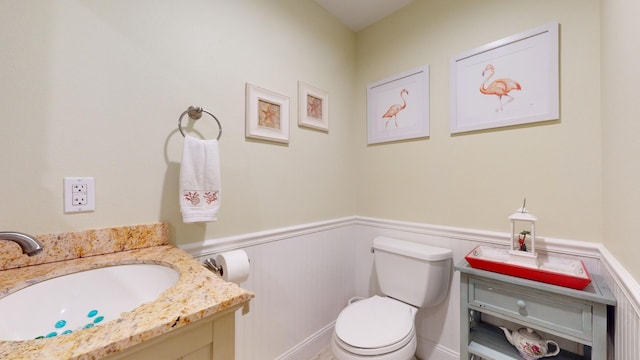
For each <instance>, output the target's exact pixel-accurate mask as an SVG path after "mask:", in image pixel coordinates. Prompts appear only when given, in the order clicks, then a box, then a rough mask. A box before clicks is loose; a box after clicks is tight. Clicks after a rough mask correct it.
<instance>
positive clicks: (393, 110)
mask: <svg viewBox="0 0 640 360" xmlns="http://www.w3.org/2000/svg"><path fill="white" fill-rule="evenodd" d="M404 95H409V91H408V90H407V89H402V90H400V98H401V99H402V104H394V105H391V106H389V109H387V112H386V113H384V115H382V119H387V122H385V123H384V129H385V130H387V127H388V126H389V121H391V118H393V120H394V122H395V124H396V128H397V127H398V118H397V115H398V113H399V112H400V111H402V110H404V108H406V107H407V101H406V100H405V99H404Z"/></svg>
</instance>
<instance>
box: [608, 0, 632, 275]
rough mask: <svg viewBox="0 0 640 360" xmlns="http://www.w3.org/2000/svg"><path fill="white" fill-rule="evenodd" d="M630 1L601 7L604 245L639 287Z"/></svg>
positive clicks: (613, 0) (612, 1) (610, 2)
mask: <svg viewBox="0 0 640 360" xmlns="http://www.w3.org/2000/svg"><path fill="white" fill-rule="evenodd" d="M639 12H640V3H639V2H638V1H633V0H606V1H605V0H603V1H601V17H602V37H601V46H602V51H601V55H602V67H601V70H602V132H603V160H604V168H603V176H604V185H605V186H604V229H605V232H604V234H605V236H604V241H603V242H604V244H605V245H606V246H607V248H608V249H609V250H610V251H611V252H612V253H613V254H614V255H615V256H616V257H617V258H618V260H619V261H620V262H621V263H622V264H624V266H625V267H626V268H627V269H628V270H629V272H631V273H632V274H633V275H634V276H635V278H636V279H637V280H639V281H640V262H638V255H637V254H638V245H637V242H635V241H633V239H632V238H630V237H629V234H633V233H634V232H635V224H636V223H637V219H638V217H639V216H640V209H639V208H638V206H636V204H638V202H639V201H640V187H638V183H640V166H638V163H637V160H636V159H635V158H636V156H635V154H637V153H638V152H639V151H640V142H639V141H638V133H639V132H640V122H638V119H640V107H639V106H638V88H637V85H636V84H638V82H640V68H639V67H638V61H637V59H638V57H639V56H640V45H639V44H638V41H637V39H638V36H640V25H638V20H637V18H636V16H634V14H638V13H639Z"/></svg>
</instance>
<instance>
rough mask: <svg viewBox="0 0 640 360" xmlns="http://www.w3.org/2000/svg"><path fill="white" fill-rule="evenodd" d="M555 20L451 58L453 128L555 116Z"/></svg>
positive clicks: (466, 129)
mask: <svg viewBox="0 0 640 360" xmlns="http://www.w3.org/2000/svg"><path fill="white" fill-rule="evenodd" d="M558 27H559V25H558V23H550V24H546V25H543V26H540V27H538V28H535V29H532V30H528V31H524V32H522V33H519V34H516V35H512V36H509V37H507V38H504V39H501V40H497V41H494V42H492V43H489V44H486V45H484V46H481V47H478V48H476V49H473V50H469V51H466V52H464V53H461V54H459V55H457V56H454V57H453V58H452V59H451V129H450V130H451V133H463V132H469V131H476V130H482V129H489V128H497V127H503V126H511V125H519V124H526V123H532V122H541V121H549V120H556V119H558V118H559V112H560V111H559V108H560V105H559V103H560V101H559V72H558V64H559V56H558Z"/></svg>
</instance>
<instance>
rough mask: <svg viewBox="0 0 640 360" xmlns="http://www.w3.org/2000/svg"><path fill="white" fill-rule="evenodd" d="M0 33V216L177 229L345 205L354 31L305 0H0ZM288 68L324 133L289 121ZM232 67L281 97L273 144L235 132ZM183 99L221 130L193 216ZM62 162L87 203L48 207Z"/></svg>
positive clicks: (349, 205) (344, 211)
mask: <svg viewBox="0 0 640 360" xmlns="http://www.w3.org/2000/svg"><path fill="white" fill-rule="evenodd" d="M0 43H1V44H2V54H3V55H2V56H1V57H0V69H2V70H1V71H0V94H2V96H0V109H2V113H1V114H2V115H1V116H2V126H3V128H2V131H0V159H1V164H2V167H3V176H2V177H1V178H0V199H2V201H1V204H0V219H2V220H1V221H0V229H5V230H6V229H11V230H19V231H24V232H29V233H50V232H59V231H75V230H84V229H89V228H99V227H108V226H114V225H127V224H138V223H151V222H156V221H158V220H161V221H168V222H169V223H170V224H171V227H172V239H173V241H174V242H175V243H178V244H182V243H189V242H197V241H202V240H204V239H206V238H211V237H213V236H214V235H215V236H221V235H227V234H238V233H246V232H251V231H258V230H262V229H269V228H274V227H280V226H286V225H294V224H299V223H306V222H309V221H318V220H322V219H327V218H335V217H340V216H345V215H352V214H353V213H354V212H355V197H354V195H353V188H354V186H355V176H353V175H354V172H353V170H352V164H353V162H354V161H353V153H352V152H351V151H350V150H351V147H350V143H351V134H352V133H351V125H350V121H351V119H352V109H353V104H352V101H351V98H352V97H353V96H352V94H353V92H354V76H355V56H354V54H355V35H354V34H353V33H352V32H351V31H349V30H348V29H347V28H346V27H345V26H343V25H342V24H340V23H339V22H338V21H337V20H336V19H335V18H333V17H332V16H330V15H329V14H328V13H326V11H325V10H324V9H322V8H321V7H319V6H318V5H317V4H316V3H315V2H313V1H311V0H305V1H299V0H278V1H252V0H239V1H231V2H230V1H223V0H210V1H202V0H189V1H180V2H166V1H165V2H157V1H151V0H136V1H126V0H114V1H95V0H78V1H66V0H65V1H60V0H49V1H47V0H45V1H20V0H7V1H2V2H0ZM299 80H301V81H305V82H308V83H310V84H313V85H315V86H317V87H319V88H321V89H324V90H326V91H328V93H329V94H330V98H329V101H330V110H329V120H330V130H329V132H328V133H325V132H319V131H314V130H309V129H302V128H299V127H298V126H297V119H298V116H297V113H298V101H297V94H298V92H297V91H298V90H297V89H298V88H297V86H298V81H299ZM246 82H250V83H253V84H255V85H258V86H261V87H264V88H266V89H269V90H273V91H276V92H279V93H281V94H284V95H287V96H289V97H290V105H291V112H290V114H289V115H290V117H291V134H290V143H289V144H288V145H274V144H267V143H264V142H259V141H247V140H245V136H244V121H245V117H244V116H245V83H246ZM189 105H197V106H202V107H204V108H206V109H207V110H209V111H211V112H213V113H214V114H216V116H217V117H218V118H219V119H220V121H221V123H222V126H223V130H224V132H223V136H222V138H221V139H220V152H221V166H222V168H221V172H222V189H223V191H222V209H221V211H220V213H219V221H218V222H216V223H209V224H206V225H203V224H196V225H184V224H183V223H182V221H181V217H180V213H179V209H178V169H179V162H180V157H181V147H182V144H183V139H182V137H181V136H180V134H179V133H178V131H177V120H178V116H179V115H180V114H181V113H182V112H183V111H184V110H185V109H186V108H187V107H188V106H189ZM183 125H184V126H185V127H186V128H189V127H193V132H191V133H192V134H193V135H194V136H199V135H201V136H203V137H205V138H212V137H215V136H216V135H217V131H218V129H217V126H216V124H215V122H214V121H213V120H212V119H210V118H207V117H204V118H203V119H202V120H199V121H198V122H197V123H195V124H193V123H189V122H188V121H186V120H185V121H184V122H183ZM65 176H92V177H95V184H96V185H95V186H96V191H97V193H96V211H95V212H91V213H81V214H67V215H65V214H63V197H62V181H63V177H65Z"/></svg>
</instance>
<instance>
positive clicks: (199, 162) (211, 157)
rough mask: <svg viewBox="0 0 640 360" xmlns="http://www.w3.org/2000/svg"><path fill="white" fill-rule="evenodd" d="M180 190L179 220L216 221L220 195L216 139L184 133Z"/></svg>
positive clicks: (190, 221) (188, 221)
mask: <svg viewBox="0 0 640 360" xmlns="http://www.w3.org/2000/svg"><path fill="white" fill-rule="evenodd" d="M179 193H180V211H181V212H182V221H184V222H185V223H193V222H205V221H216V220H217V214H218V210H219V209H220V195H221V194H220V155H219V151H218V140H215V139H214V140H200V139H196V138H194V137H192V136H189V135H187V136H185V138H184V147H183V149H182V164H181V165H180V190H179Z"/></svg>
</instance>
